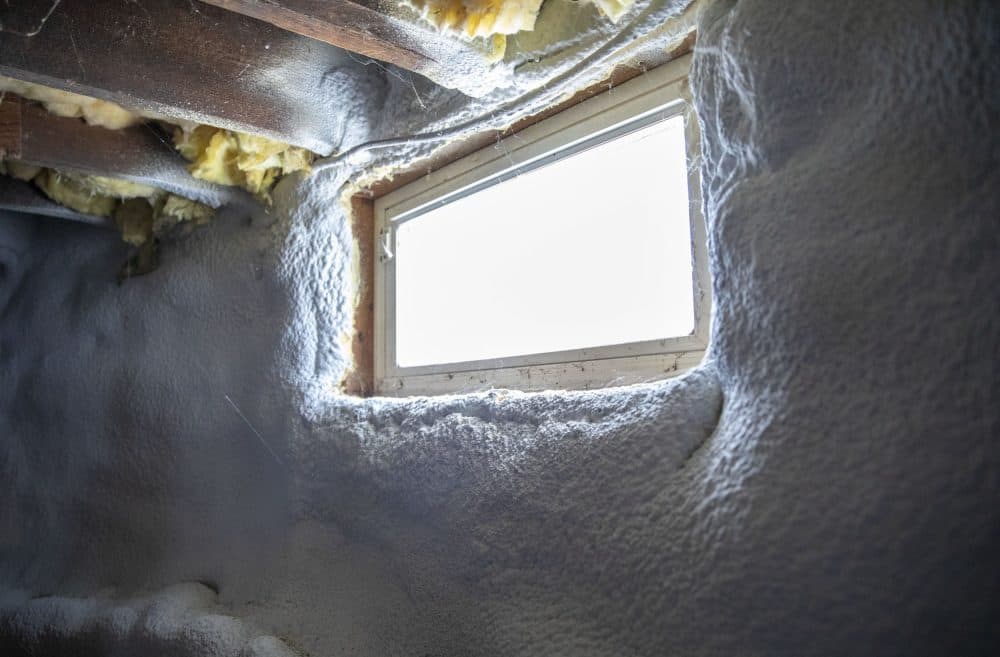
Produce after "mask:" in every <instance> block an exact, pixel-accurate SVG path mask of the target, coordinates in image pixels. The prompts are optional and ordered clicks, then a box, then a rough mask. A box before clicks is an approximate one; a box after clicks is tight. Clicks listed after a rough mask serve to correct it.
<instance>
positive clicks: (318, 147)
mask: <svg viewBox="0 0 1000 657" xmlns="http://www.w3.org/2000/svg"><path fill="white" fill-rule="evenodd" d="M347 56H348V55H347V53H344V52H343V51H342V50H339V49H337V48H335V47H333V46H331V45H329V44H326V43H322V42H320V41H316V40H315V39H310V38H308V37H304V36H301V35H299V34H294V33H292V32H289V31H286V30H283V29H280V28H277V27H275V26H274V25H270V24H268V23H265V22H262V21H258V20H255V19H253V18H250V17H248V16H243V15H241V14H237V13H234V12H230V11H226V10H224V9H221V8H219V7H214V6H211V5H208V4H204V3H200V2H194V1H193V0H190V1H186V2H183V1H179V0H142V1H141V2H135V1H134V0H62V1H61V2H58V1H56V0H44V1H43V0H5V2H3V3H0V75H6V76H9V77H13V78H17V79H20V80H26V81H29V82H35V83H39V84H44V85H47V86H50V87H55V88H58V89H63V90H66V91H72V92H75V93H80V94H84V95H87V96H94V97H97V98H102V99H104V100H109V101H112V102H115V103H118V104H120V105H123V106H125V107H127V108H130V109H138V110H142V111H147V112H156V113H159V114H162V115H165V116H169V117H172V118H175V119H185V120H189V121H193V122H196V123H205V124H209V125H214V126H218V127H222V128H228V129H231V130H238V131H242V132H249V133H254V134H259V135H263V136H266V137H270V138H272V139H278V140H280V141H284V142H288V143H291V144H294V145H297V146H303V147H305V148H308V149H310V150H312V151H315V152H317V153H320V154H323V155H327V154H329V153H331V152H333V151H334V150H336V148H337V146H338V145H339V144H338V143H337V141H336V135H337V134H338V130H337V125H336V123H337V116H336V112H334V111H332V110H331V107H330V102H331V90H330V89H327V88H325V85H328V84H329V82H328V73H329V72H330V71H331V70H332V69H334V68H336V67H337V66H338V65H343V63H344V61H345V60H346V59H347Z"/></svg>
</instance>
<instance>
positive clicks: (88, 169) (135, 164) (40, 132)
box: [0, 94, 237, 207]
mask: <svg viewBox="0 0 1000 657" xmlns="http://www.w3.org/2000/svg"><path fill="white" fill-rule="evenodd" d="M7 99H8V100H9V101H10V102H11V103H15V102H17V103H18V104H19V106H20V111H19V125H18V129H19V133H18V135H17V142H18V144H19V151H18V153H17V154H16V155H15V154H13V153H11V154H10V155H9V156H8V157H9V159H17V160H21V161H22V162H25V163H27V164H34V165H36V166H41V167H48V168H52V169H58V170H71V171H80V172H83V173H90V174H96V175H100V176H110V177H112V178H122V179H125V180H131V181H133V182H139V183H145V184H147V185H153V186H155V187H159V188H161V189H165V190H167V191H169V192H173V193H174V194H178V195H180V196H184V197H186V198H190V199H194V200H196V201H200V202H202V203H205V204H207V205H210V206H212V207H219V206H220V205H223V204H224V203H226V202H227V201H229V200H230V199H231V198H232V197H233V194H234V193H237V192H235V191H234V190H233V189H231V188H226V187H223V186H221V185H215V184H212V183H208V182H205V181H203V180H198V179H196V178H194V177H192V176H191V174H190V173H188V171H187V164H188V163H187V161H186V160H184V158H182V157H181V156H180V154H178V153H177V151H176V150H174V148H173V146H172V144H171V142H170V137H169V136H168V135H166V134H164V133H162V132H161V131H160V129H159V128H158V127H156V126H153V125H136V126H133V127H130V128H124V129H121V130H106V129H104V128H98V127H94V126H90V125H87V124H86V123H84V122H83V121H82V120H80V119H72V118H65V117H60V116H56V115H54V114H51V113H50V112H47V111H46V110H45V109H44V108H43V107H42V106H41V105H38V104H36V103H32V102H29V101H20V99H18V97H17V96H12V95H11V94H7ZM6 106H7V101H6V100H5V102H4V105H3V107H6ZM4 125H5V122H4V119H3V112H2V111H0V145H2V144H3V143H4V142H3V139H4V138H3V134H5V132H4Z"/></svg>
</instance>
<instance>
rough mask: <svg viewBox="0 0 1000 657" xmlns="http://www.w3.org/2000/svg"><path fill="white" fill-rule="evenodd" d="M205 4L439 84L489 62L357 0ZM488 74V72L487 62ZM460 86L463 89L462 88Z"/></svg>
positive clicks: (450, 40)
mask: <svg viewBox="0 0 1000 657" xmlns="http://www.w3.org/2000/svg"><path fill="white" fill-rule="evenodd" d="M201 1H202V2H204V3H206V4H210V5H215V6H217V7H222V8H223V9H228V10H229V11H234V12H237V13H240V14H244V15H246V16H252V17H253V18H257V19H259V20H262V21H265V22H267V23H270V24H271V25H275V26H277V27H280V28H282V29H284V30H288V31H289V32H294V33H296V34H301V35H303V36H307V37H311V38H313V39H318V40H320V41H323V42H325V43H329V44H331V45H334V46H337V47H339V48H343V49H345V50H350V51H351V52H356V53H358V54H361V55H365V56H367V57H371V58H373V59H378V60H380V61H383V62H388V63H390V64H395V65H396V66H399V67H400V68H405V69H406V70H408V71H413V72H415V73H420V74H421V75H425V76H427V77H428V78H430V79H431V80H434V81H436V82H438V83H443V84H449V82H451V83H454V82H455V81H454V80H453V78H455V77H456V76H455V75H454V73H453V72H454V70H455V68H456V67H455V62H456V60H466V61H471V62H478V61H480V60H482V59H483V58H482V55H481V54H480V53H478V52H476V51H475V50H473V48H472V47H471V46H470V45H469V44H467V43H464V42H462V41H460V40H458V39H456V38H452V37H448V36H446V35H443V34H441V33H439V32H438V31H437V30H434V29H433V28H431V27H429V26H426V27H425V26H421V25H415V24H413V23H411V22H409V21H405V20H402V19H400V18H396V17H394V16H391V15H388V14H387V13H385V12H383V11H379V10H378V9H377V8H373V7H370V6H367V5H366V4H364V3H363V2H358V1H354V0H201ZM482 68H483V70H484V71H485V70H486V68H487V66H486V64H485V62H483V64H482ZM449 86H450V85H449ZM457 86H459V87H461V86H462V85H461V83H460V82H459V84H458V85H457Z"/></svg>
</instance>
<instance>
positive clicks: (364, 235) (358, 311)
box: [341, 195, 375, 397]
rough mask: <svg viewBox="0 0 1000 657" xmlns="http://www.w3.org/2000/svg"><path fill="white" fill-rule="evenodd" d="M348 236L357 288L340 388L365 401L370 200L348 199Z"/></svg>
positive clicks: (371, 300)
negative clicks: (347, 366)
mask: <svg viewBox="0 0 1000 657" xmlns="http://www.w3.org/2000/svg"><path fill="white" fill-rule="evenodd" d="M351 232H352V234H353V235H354V249H355V262H356V271H355V273H356V279H355V284H356V285H357V290H356V295H357V296H356V298H355V304H354V334H353V335H352V336H351V352H352V355H353V357H354V359H353V360H354V363H353V367H352V368H351V371H350V372H349V373H348V374H347V376H346V377H345V378H344V381H343V382H342V384H341V386H342V388H343V391H344V392H345V393H346V394H348V395H355V396H358V397H369V396H371V395H372V394H374V392H375V203H374V201H372V200H371V199H370V198H365V197H364V196H360V195H358V196H354V197H352V198H351Z"/></svg>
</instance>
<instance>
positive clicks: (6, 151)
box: [0, 93, 21, 160]
mask: <svg viewBox="0 0 1000 657" xmlns="http://www.w3.org/2000/svg"><path fill="white" fill-rule="evenodd" d="M19 157H21V99H20V97H18V96H15V95H13V94H4V93H0V159H2V158H9V159H12V160H13V159H17V158H19Z"/></svg>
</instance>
